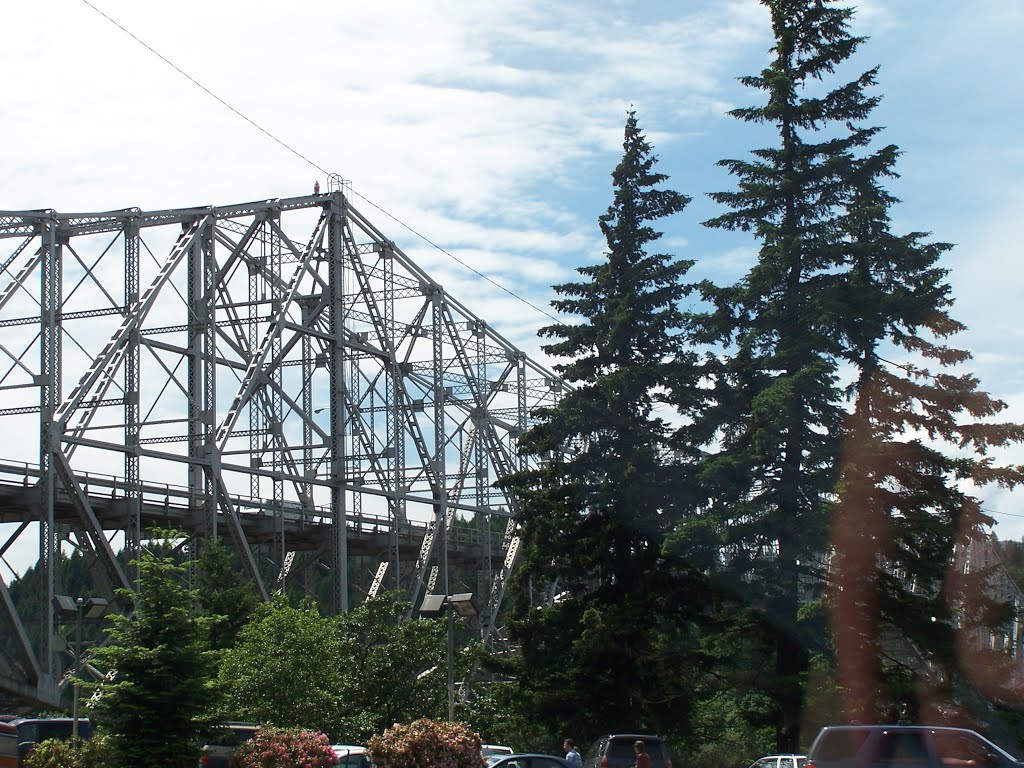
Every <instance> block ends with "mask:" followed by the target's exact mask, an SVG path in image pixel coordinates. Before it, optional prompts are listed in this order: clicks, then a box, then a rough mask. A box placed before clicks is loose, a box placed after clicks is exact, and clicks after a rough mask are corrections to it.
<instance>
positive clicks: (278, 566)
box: [250, 210, 289, 589]
mask: <svg viewBox="0 0 1024 768" xmlns="http://www.w3.org/2000/svg"><path fill="white" fill-rule="evenodd" d="M267 218H268V219H271V220H274V221H278V222H280V219H281V212H280V211H279V210H274V211H270V212H269V213H268V214H267ZM269 248H270V274H271V275H273V276H274V277H275V278H276V281H275V282H276V285H277V286H282V285H286V284H287V283H286V281H285V280H284V263H283V259H282V247H281V236H280V235H279V234H278V230H277V229H276V228H275V227H270V242H269ZM271 290H272V295H273V297H274V300H273V304H272V305H271V311H272V313H273V314H274V315H275V316H277V314H278V313H279V312H283V311H284V310H285V307H284V300H285V298H286V296H285V294H284V293H281V291H280V288H276V289H275V288H273V287H272V289H271ZM281 336H282V334H281V333H275V334H274V335H273V337H272V339H271V342H270V357H269V358H268V362H270V363H272V364H273V363H277V362H278V361H279V359H280V357H281ZM272 376H273V377H274V384H276V385H277V386H270V385H269V384H266V383H264V384H261V385H260V386H261V387H262V388H263V391H264V393H265V395H264V397H265V399H266V400H269V407H270V416H269V422H270V424H269V426H270V429H271V431H272V434H271V436H270V440H271V449H272V451H273V457H274V459H273V468H274V478H273V493H274V532H273V535H272V543H271V547H272V551H271V553H270V560H271V563H273V566H274V573H275V574H279V575H280V577H281V583H280V585H279V587H280V588H281V589H284V579H285V567H284V561H285V554H286V553H285V541H284V479H283V476H284V471H285V469H286V468H287V466H288V458H289V457H288V455H287V453H286V451H285V448H284V443H285V438H284V404H283V402H282V400H281V388H282V386H283V373H282V368H281V366H280V365H275V367H274V371H273V374H272ZM257 402H258V399H257V398H253V401H252V405H251V406H250V407H254V406H255V405H256V403H257Z"/></svg>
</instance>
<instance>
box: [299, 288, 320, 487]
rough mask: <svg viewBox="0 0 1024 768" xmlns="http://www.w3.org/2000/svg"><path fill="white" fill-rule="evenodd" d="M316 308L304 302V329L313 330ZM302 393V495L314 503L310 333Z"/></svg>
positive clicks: (304, 348) (305, 344)
mask: <svg viewBox="0 0 1024 768" xmlns="http://www.w3.org/2000/svg"><path fill="white" fill-rule="evenodd" d="M315 306H316V301H315V300H313V299H308V300H303V301H302V304H301V307H302V327H303V328H304V329H309V330H312V328H313V319H312V317H311V313H312V309H313V307H315ZM300 343H301V349H302V391H301V393H300V398H299V405H300V407H301V408H302V413H303V414H304V415H305V418H304V419H303V420H302V476H303V477H305V478H306V480H307V482H305V483H303V484H302V493H303V495H304V497H305V499H308V500H309V501H310V502H311V503H312V499H313V485H312V483H311V482H308V481H311V480H313V478H314V476H315V475H316V470H315V469H314V467H313V427H312V426H311V425H310V422H311V421H312V420H313V417H314V415H315V412H316V409H315V408H314V407H313V372H314V371H315V370H316V360H315V359H314V357H313V337H312V336H311V335H310V334H308V333H303V334H302V339H301V342H300Z"/></svg>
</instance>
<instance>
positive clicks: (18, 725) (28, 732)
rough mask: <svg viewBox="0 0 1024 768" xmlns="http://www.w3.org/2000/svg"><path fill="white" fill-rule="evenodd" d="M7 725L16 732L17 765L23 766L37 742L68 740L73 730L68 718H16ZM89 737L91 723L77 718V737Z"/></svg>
mask: <svg viewBox="0 0 1024 768" xmlns="http://www.w3.org/2000/svg"><path fill="white" fill-rule="evenodd" d="M8 725H10V726H13V727H14V728H15V730H16V731H17V739H18V763H17V764H18V765H24V764H25V758H26V757H27V756H28V753H29V752H31V751H32V750H33V749H35V747H36V744H38V743H39V742H41V741H46V740H47V739H70V738H71V734H72V733H74V730H75V721H74V719H73V718H70V717H16V718H14V719H13V720H11V721H10V722H9V723H8ZM90 736H92V723H91V722H89V720H87V719H85V718H82V717H80V718H78V737H79V738H80V739H88V738H89V737H90ZM0 765H2V763H0Z"/></svg>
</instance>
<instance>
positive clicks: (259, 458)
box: [246, 221, 268, 502]
mask: <svg viewBox="0 0 1024 768" xmlns="http://www.w3.org/2000/svg"><path fill="white" fill-rule="evenodd" d="M260 228H261V230H262V232H261V236H260V239H261V241H262V239H263V236H265V233H266V230H267V229H268V226H267V223H266V221H263V222H261V223H260ZM258 258H259V261H256V259H257V256H256V255H255V254H253V253H248V254H247V258H246V262H247V263H248V267H249V305H248V315H247V319H248V322H249V327H248V329H247V332H246V338H247V340H248V342H249V348H248V350H247V352H248V355H249V358H250V359H251V358H252V357H253V356H255V355H256V351H257V350H258V349H259V348H260V311H261V310H262V305H261V303H260V298H261V297H260V285H261V279H260V276H261V272H262V270H263V269H265V268H266V259H265V256H264V254H263V253H260V255H259V257H258ZM261 432H262V430H261V429H260V409H259V408H254V407H253V406H252V405H250V406H249V465H250V466H251V467H252V468H253V469H259V467H260V465H261V464H262V463H263V452H262V450H261V448H260V435H261ZM249 496H250V497H251V499H252V500H253V501H254V502H255V501H256V500H257V499H260V498H261V494H260V475H259V474H257V473H256V472H253V473H252V474H250V475H249Z"/></svg>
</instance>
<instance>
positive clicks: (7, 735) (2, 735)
mask: <svg viewBox="0 0 1024 768" xmlns="http://www.w3.org/2000/svg"><path fill="white" fill-rule="evenodd" d="M0 768H18V729H17V728H15V727H14V726H13V725H11V724H10V723H4V722H0Z"/></svg>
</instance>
